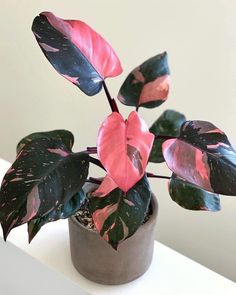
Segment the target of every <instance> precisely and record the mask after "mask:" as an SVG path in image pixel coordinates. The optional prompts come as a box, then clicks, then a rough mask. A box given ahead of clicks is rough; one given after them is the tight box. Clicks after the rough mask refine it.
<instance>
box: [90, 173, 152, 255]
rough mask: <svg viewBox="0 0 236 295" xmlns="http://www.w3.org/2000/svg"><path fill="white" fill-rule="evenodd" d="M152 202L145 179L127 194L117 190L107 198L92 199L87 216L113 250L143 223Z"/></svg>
mask: <svg viewBox="0 0 236 295" xmlns="http://www.w3.org/2000/svg"><path fill="white" fill-rule="evenodd" d="M150 199H151V191H150V186H149V182H148V179H147V177H146V175H145V176H144V177H143V178H142V179H141V180H140V181H139V182H138V183H137V184H136V185H135V186H134V187H132V188H131V189H130V190H129V191H128V192H127V193H124V192H122V191H121V190H120V189H119V188H116V189H114V190H113V191H111V192H110V193H109V194H108V195H106V196H103V197H101V196H98V197H95V196H93V197H91V198H90V201H89V204H90V209H89V210H90V212H91V213H92V217H93V221H94V224H95V226H96V229H97V230H98V232H99V233H100V235H101V236H102V237H103V238H104V239H105V240H106V241H107V242H108V243H109V244H110V245H111V246H112V247H113V248H114V249H117V247H118V244H120V243H121V242H122V241H124V240H126V239H127V238H128V237H130V236H132V235H133V234H134V233H135V232H136V230H137V229H138V228H139V227H140V226H141V224H142V223H143V220H144V217H145V214H146V213H147V210H148V206H149V203H150Z"/></svg>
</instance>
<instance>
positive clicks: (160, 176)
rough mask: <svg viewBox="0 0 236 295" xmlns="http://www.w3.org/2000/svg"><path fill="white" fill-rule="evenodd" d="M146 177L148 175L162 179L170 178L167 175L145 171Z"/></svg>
mask: <svg viewBox="0 0 236 295" xmlns="http://www.w3.org/2000/svg"><path fill="white" fill-rule="evenodd" d="M147 177H150V178H162V179H170V178H171V177H169V176H163V175H156V174H153V173H149V172H147Z"/></svg>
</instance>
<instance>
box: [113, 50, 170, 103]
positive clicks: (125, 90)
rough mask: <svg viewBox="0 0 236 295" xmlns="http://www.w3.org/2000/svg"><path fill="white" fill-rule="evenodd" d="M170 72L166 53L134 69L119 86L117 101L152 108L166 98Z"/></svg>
mask: <svg viewBox="0 0 236 295" xmlns="http://www.w3.org/2000/svg"><path fill="white" fill-rule="evenodd" d="M169 88H170V71H169V67H168V62H167V54H166V52H164V53H162V54H158V55H156V56H154V57H152V58H150V59H148V60H146V61H145V62H144V63H142V64H141V65H140V66H138V67H137V68H135V69H134V70H133V71H132V72H131V73H130V74H129V75H128V77H127V78H126V80H125V81H124V83H123V84H122V86H121V89H120V91H119V94H118V99H119V100H120V102H122V103H123V104H125V105H129V106H136V107H139V106H142V107H146V108H154V107H157V106H159V105H161V104H162V103H163V102H164V101H165V100H166V99H167V97H168V94H169Z"/></svg>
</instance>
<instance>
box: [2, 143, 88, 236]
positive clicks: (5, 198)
mask: <svg viewBox="0 0 236 295" xmlns="http://www.w3.org/2000/svg"><path fill="white" fill-rule="evenodd" d="M88 167H89V156H88V154H87V153H76V154H74V153H72V152H71V151H69V150H68V149H67V147H66V145H65V144H64V143H63V142H62V141H61V140H56V139H49V138H39V139H35V140H33V141H32V142H31V143H28V144H27V145H26V146H25V147H24V148H23V149H22V150H21V151H20V153H19V154H18V156H17V159H16V161H15V162H14V163H13V165H12V166H11V168H10V169H9V170H8V172H7V174H6V175H5V177H4V179H3V182H2V186H1V190H0V208H1V211H0V222H1V224H2V228H3V232H4V238H5V239H6V237H7V235H8V234H9V232H10V231H11V229H13V228H14V227H16V226H18V225H21V224H23V223H26V222H28V221H30V220H31V219H33V218H38V217H42V216H44V215H45V214H48V213H49V212H50V211H52V210H54V209H56V208H58V207H59V206H61V205H62V204H64V203H65V202H67V201H69V200H70V198H71V197H72V196H73V195H75V194H76V193H77V192H78V191H80V189H81V188H82V186H83V184H84V182H85V180H86V178H87V175H88Z"/></svg>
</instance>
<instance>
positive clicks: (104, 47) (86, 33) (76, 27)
mask: <svg viewBox="0 0 236 295" xmlns="http://www.w3.org/2000/svg"><path fill="white" fill-rule="evenodd" d="M32 31H33V33H34V35H35V37H36V40H37V42H38V43H39V46H40V47H41V49H42V51H43V53H44V54H45V56H46V58H47V59H48V60H49V62H50V63H51V64H52V66H53V67H54V68H55V69H56V71H57V72H58V73H59V74H61V75H62V76H63V77H65V78H66V79H67V80H69V81H70V82H72V83H73V84H75V85H76V86H78V87H79V88H80V89H81V90H82V91H83V92H84V93H86V94H87V95H90V96H91V95H95V94H97V93H98V92H99V91H100V90H101V88H102V82H103V81H104V79H106V78H107V77H115V76H118V75H119V74H121V72H122V68H121V65H120V61H119V59H118V57H117V55H116V53H115V52H114V50H113V49H112V47H111V46H110V45H109V44H108V43H107V42H106V41H105V40H104V39H103V38H102V37H101V36H100V35H99V34H98V33H96V32H95V31H94V30H93V29H92V28H91V27H89V26H88V25H87V24H85V23H84V22H82V21H79V20H63V19H61V18H59V17H56V16H55V15H54V14H52V13H51V12H43V13H41V14H40V15H39V16H37V17H36V18H35V19H34V22H33V25H32Z"/></svg>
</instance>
